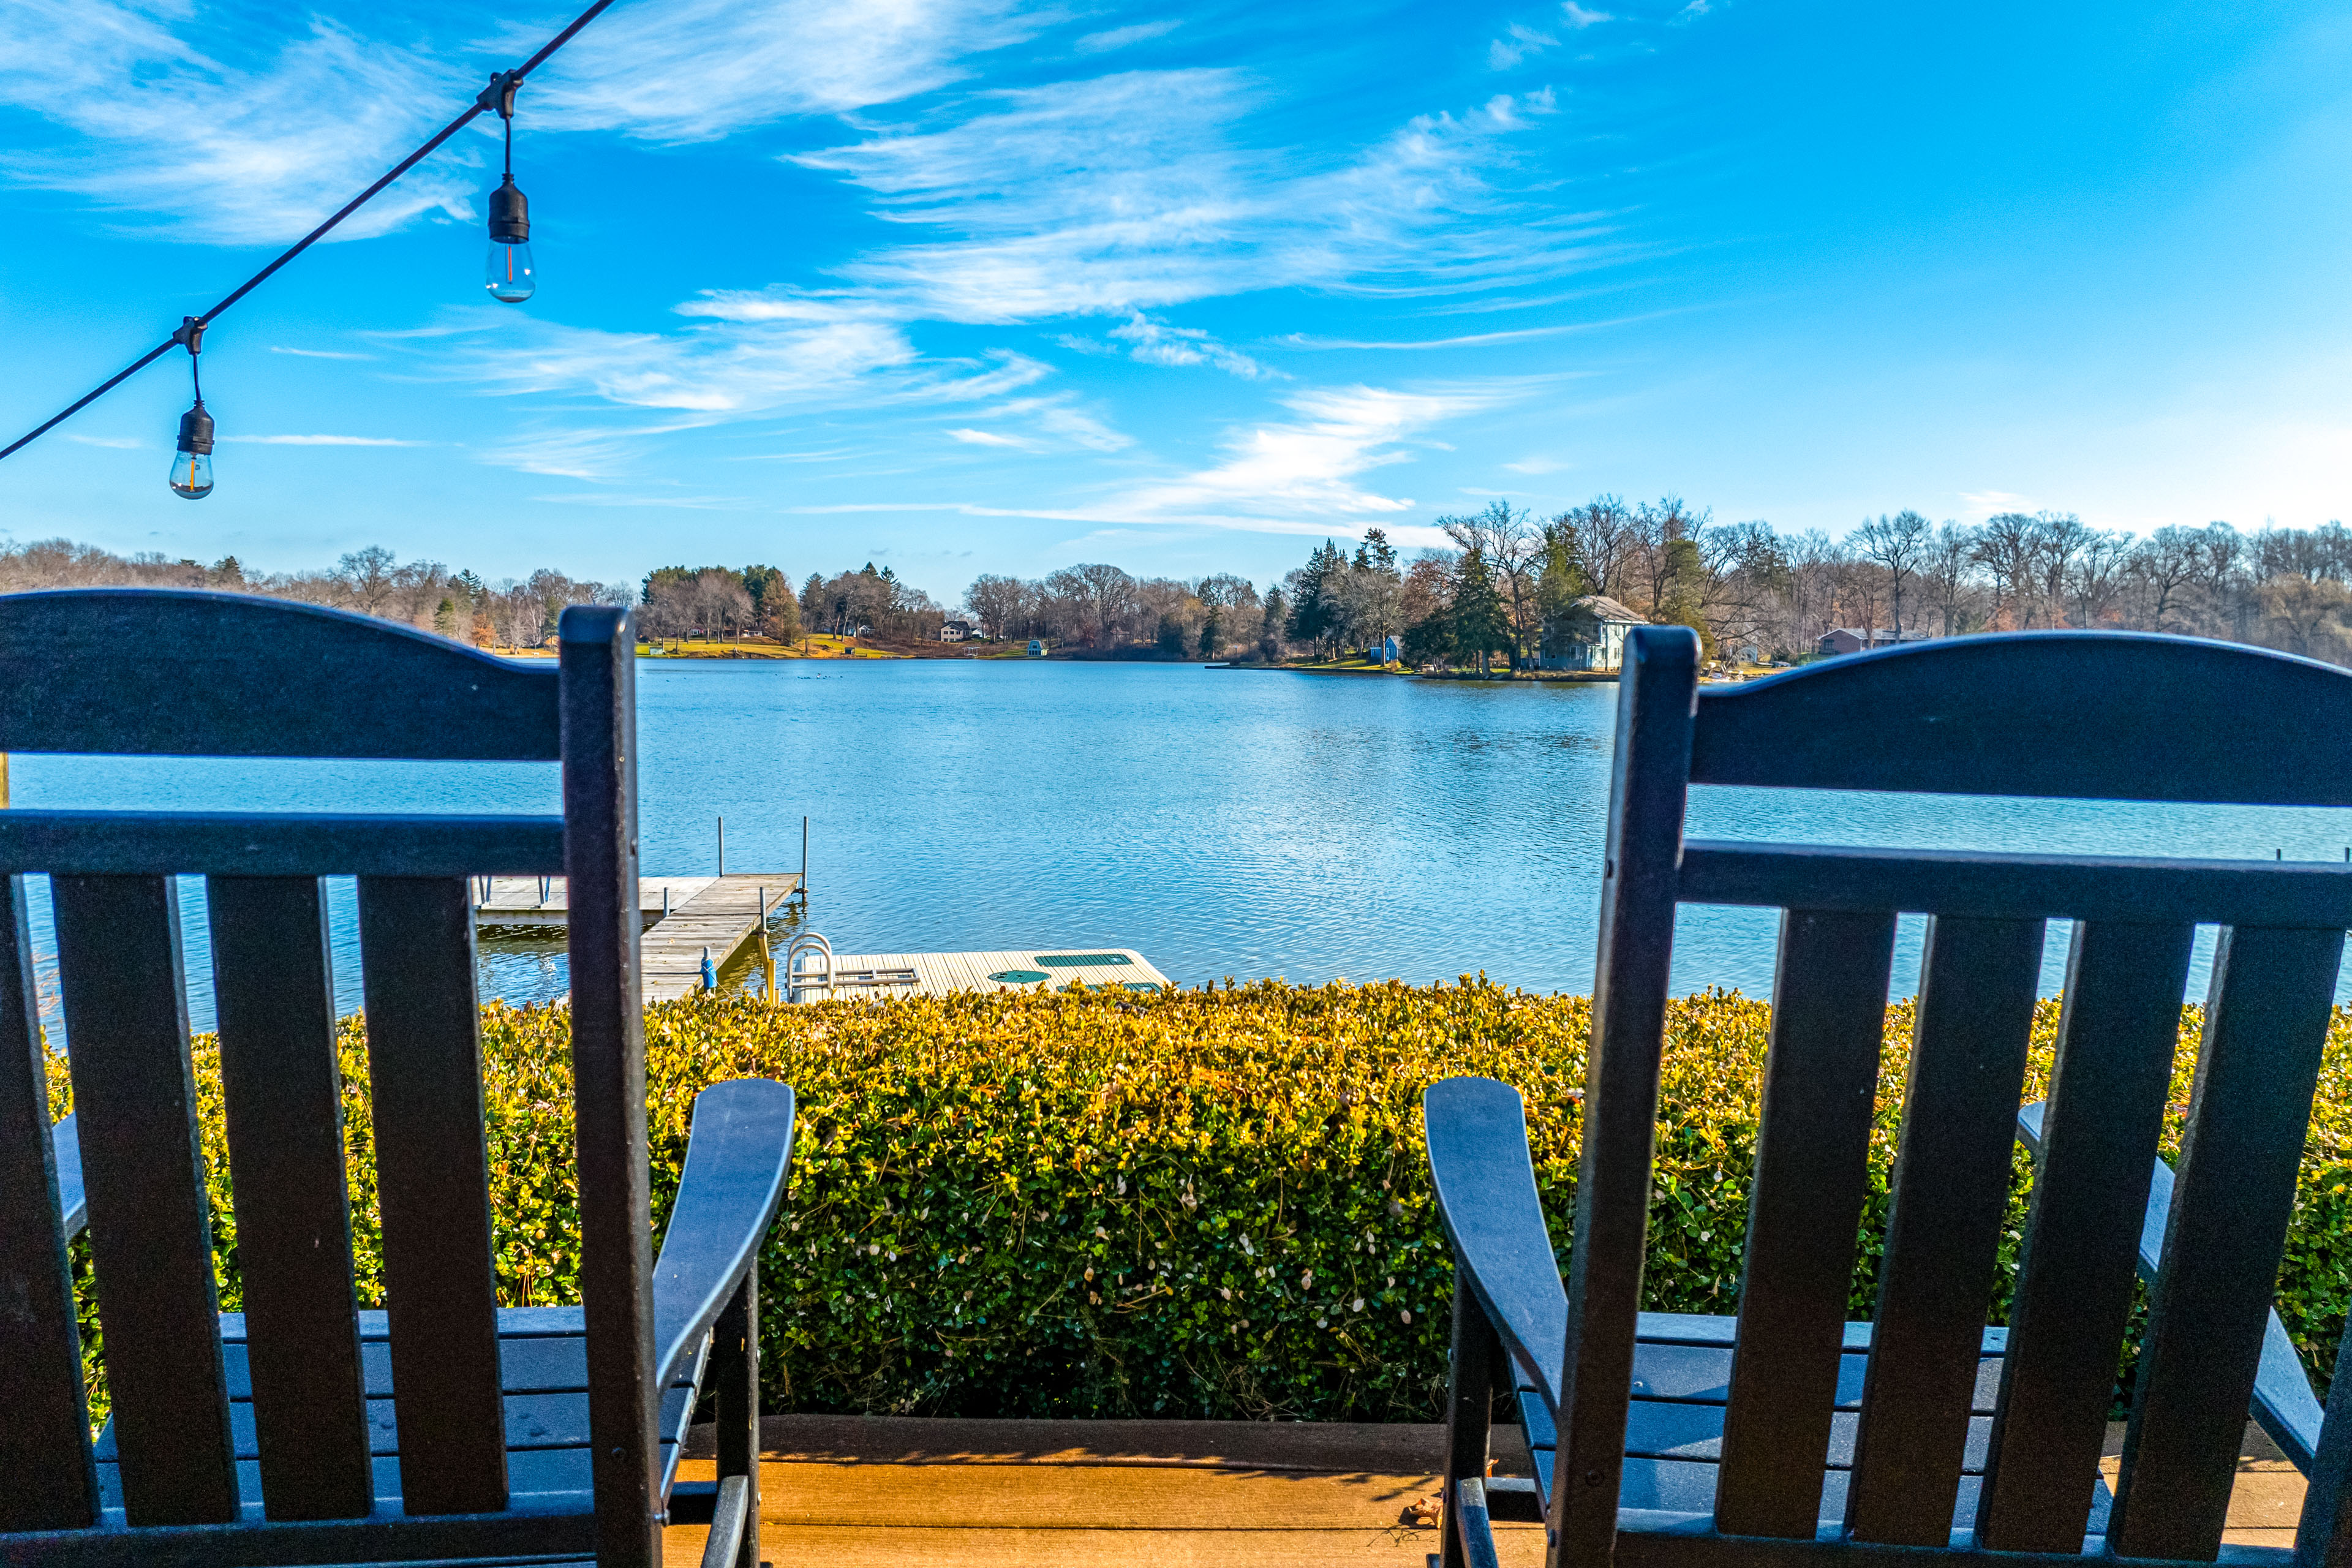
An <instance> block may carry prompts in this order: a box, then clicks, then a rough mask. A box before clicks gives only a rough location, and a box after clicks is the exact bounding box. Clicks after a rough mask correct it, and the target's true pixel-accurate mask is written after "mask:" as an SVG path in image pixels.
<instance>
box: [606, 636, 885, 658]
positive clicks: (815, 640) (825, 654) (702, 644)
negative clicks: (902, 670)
mask: <svg viewBox="0 0 2352 1568" xmlns="http://www.w3.org/2000/svg"><path fill="white" fill-rule="evenodd" d="M637 653H638V656H639V657H640V658H907V657H908V656H907V655H905V654H903V653H894V652H892V651H890V650H889V649H887V648H881V647H875V646H874V645H873V644H872V643H869V642H861V641H859V640H858V639H857V638H856V637H834V636H832V635H830V634H828V633H811V634H810V635H809V636H807V637H802V638H798V639H796V640H795V641H793V642H788V643H780V642H777V641H776V640H774V639H773V638H772V637H728V638H709V637H691V638H688V637H661V638H657V639H653V640H650V641H646V642H640V643H639V644H637Z"/></svg>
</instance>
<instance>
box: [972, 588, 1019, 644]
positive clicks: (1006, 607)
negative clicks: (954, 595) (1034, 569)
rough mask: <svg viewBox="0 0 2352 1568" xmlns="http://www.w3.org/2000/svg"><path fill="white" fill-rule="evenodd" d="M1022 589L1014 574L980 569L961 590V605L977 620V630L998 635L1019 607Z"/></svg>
mask: <svg viewBox="0 0 2352 1568" xmlns="http://www.w3.org/2000/svg"><path fill="white" fill-rule="evenodd" d="M1026 597H1027V595H1026V592H1025V590H1024V587H1023V585H1022V582H1021V579H1020V578H1018V577H1000V576H998V575H996V574H994V573H990V572H983V573H982V574H980V575H979V576H977V577H975V578H973V579H972V582H971V587H969V588H967V589H965V590H964V594H963V602H964V607H965V608H966V609H969V610H970V611H971V613H972V616H973V618H974V619H976V620H978V621H979V622H980V627H981V630H982V632H984V633H986V634H987V635H988V636H989V637H992V638H994V637H1003V636H1004V634H1005V628H1006V627H1007V626H1010V625H1011V624H1012V623H1013V620H1014V619H1015V617H1017V616H1019V615H1020V614H1021V611H1022V607H1023V602H1024V599H1025V598H1026Z"/></svg>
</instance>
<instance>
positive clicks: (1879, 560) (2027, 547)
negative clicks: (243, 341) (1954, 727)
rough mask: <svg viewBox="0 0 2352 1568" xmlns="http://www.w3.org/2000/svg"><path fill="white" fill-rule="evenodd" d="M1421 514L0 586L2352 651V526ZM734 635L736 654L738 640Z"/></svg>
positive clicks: (1440, 639)
mask: <svg viewBox="0 0 2352 1568" xmlns="http://www.w3.org/2000/svg"><path fill="white" fill-rule="evenodd" d="M1436 526H1437V528H1438V529H1439V531H1441V532H1442V534H1443V536H1444V539H1445V540H1446V544H1445V545H1444V546H1438V547H1431V548H1423V549H1420V550H1417V551H1415V552H1412V554H1411V555H1410V556H1409V557H1408V556H1407V555H1406V554H1405V553H1404V552H1401V551H1400V550H1398V549H1397V548H1396V547H1395V546H1394V545H1392V544H1391V542H1390V541H1389V539H1388V538H1387V536H1386V534H1385V533H1384V532H1383V531H1381V530H1380V529H1377V528H1374V529H1369V530H1367V531H1365V532H1364V534H1363V535H1362V536H1361V538H1360V539H1357V540H1352V541H1349V542H1348V543H1347V544H1344V545H1343V544H1341V543H1340V542H1338V541H1336V540H1327V541H1325V542H1322V543H1321V544H1319V545H1318V546H1316V547H1315V549H1314V550H1313V551H1312V552H1311V553H1310V554H1309V555H1308V558H1307V561H1306V562H1305V563H1303V564H1301V565H1300V566H1298V567H1297V568H1295V569H1293V570H1291V571H1289V572H1288V573H1286V574H1284V575H1283V576H1282V577H1281V578H1279V579H1278V580H1275V581H1270V582H1267V583H1265V584H1263V585H1261V584H1257V583H1255V582H1253V581H1252V580H1250V579H1249V578H1247V577H1244V576H1241V575H1239V574H1234V573H1215V574H1208V575H1205V576H1201V577H1193V578H1172V577H1149V576H1143V577H1139V576H1137V575H1134V574H1130V573H1129V572H1127V571H1126V570H1124V569H1123V568H1121V567H1118V566H1117V565H1113V564H1110V563H1100V562H1092V563H1078V564H1076V565H1072V566H1067V567H1064V568H1062V569H1060V570H1058V571H1055V572H1052V573H1048V574H1045V575H1044V576H1042V577H1038V578H1034V579H1024V578H1021V577H1016V576H1010V575H1004V574H993V573H984V574H981V575H979V576H978V577H976V578H974V579H973V580H972V582H971V584H969V585H968V586H967V587H966V589H965V590H964V593H963V595H962V598H961V602H960V603H958V604H956V605H943V604H941V603H940V602H939V601H938V600H937V599H935V598H934V597H933V596H932V595H931V594H930V593H929V592H928V591H926V590H925V589H922V588H919V587H918V586H916V585H914V584H910V583H908V582H906V581H904V580H903V579H901V578H900V577H898V575H897V574H896V573H895V571H894V570H893V569H892V568H890V567H889V566H887V565H885V566H881V567H878V568H877V566H875V565H874V564H873V563H866V564H865V565H863V566H860V567H858V568H856V570H853V571H843V572H838V573H835V574H831V575H826V574H824V573H810V574H807V575H806V576H804V577H803V578H801V579H800V580H799V581H798V583H797V584H795V582H794V580H793V578H792V576H791V575H790V574H787V573H786V572H785V571H783V570H782V568H779V567H776V566H772V565H764V564H754V565H749V566H741V567H733V566H723V565H721V566H700V567H695V566H665V567H661V568H658V569H656V570H655V571H652V572H650V573H648V574H646V575H645V576H644V577H643V578H642V579H641V580H639V581H638V582H635V583H604V582H597V581H593V580H588V579H583V578H574V577H572V576H570V575H568V574H565V573H563V572H561V571H558V570H556V569H554V568H552V567H547V568H541V569H540V570H538V571H536V572H533V573H531V574H530V575H529V576H528V577H524V578H508V579H504V580H501V581H499V582H496V583H492V582H488V581H486V580H485V579H484V578H482V577H481V576H480V575H478V574H476V573H474V572H472V571H469V570H466V569H464V568H458V569H455V570H453V569H451V568H450V567H449V566H447V565H446V564H445V563H441V562H436V561H425V560H416V561H405V562H404V561H402V560H401V559H400V558H399V557H398V555H397V554H396V553H395V552H393V551H391V550H389V549H386V548H384V547H383V546H370V547H368V548H366V549H363V550H357V551H353V552H350V553H348V554H345V555H343V556H342V557H341V559H340V560H339V561H338V562H337V563H335V564H334V565H333V566H332V567H328V568H319V569H306V570H300V571H294V572H282V573H261V572H252V571H248V570H247V569H246V568H245V566H244V565H243V564H242V563H240V562H239V561H238V559H237V558H236V556H234V555H230V556H225V557H223V558H222V559H220V560H218V561H215V562H214V563H211V564H209V565H207V564H205V563H202V562H200V561H196V560H193V559H184V558H183V559H173V558H170V557H166V556H163V555H160V554H154V553H141V554H134V555H128V556H125V555H120V554H116V553H114V552H110V551H107V550H103V549H100V548H99V547H97V546H94V545H87V544H79V543H76V542H73V541H70V540H65V539H52V540H40V541H34V542H28V543H21V544H0V592H18V591H24V590H27V589H37V588H54V587H74V586H92V585H106V584H143V585H154V586H182V587H198V588H211V589H219V590H226V591H231V592H241V593H257V594H267V595H272V596H275V597H280V598H288V599H296V600H300V601H303V602H306V603H311V604H320V605H333V606H336V607H339V608H344V609H351V610H356V611H358V612H360V613H362V614H365V615H371V616H382V617H383V618H386V619H390V620H396V621H400V622H403V623H405V624H407V625H410V626H417V627H419V628H421V629H424V630H428V631H433V632H436V633H439V634H440V635H443V636H446V637H453V638H456V639H457V640H459V641H463V642H467V643H471V644H473V645H475V646H477V647H495V648H501V649H530V648H535V647H541V646H543V645H544V644H545V643H547V641H548V640H549V639H550V638H551V637H552V636H553V635H554V630H555V624H556V621H557V619H558V618H559V617H560V616H561V615H562V611H563V609H564V608H565V606H567V605H574V604H625V605H635V606H636V607H637V610H638V617H639V628H640V631H641V633H642V634H643V635H644V636H646V637H648V638H649V639H653V640H655V641H657V642H661V643H665V644H668V643H673V642H682V643H687V644H688V645H689V647H690V646H691V645H692V644H693V643H696V642H700V643H705V644H707V643H712V642H734V643H751V642H756V643H759V644H763V645H765V651H769V652H771V653H782V652H783V651H786V647H787V645H796V646H793V647H792V649H791V651H793V652H796V653H806V654H809V655H811V656H816V655H824V656H825V657H840V656H842V655H843V654H844V653H851V654H855V653H857V652H864V653H866V654H868V655H872V654H875V653H877V652H890V651H897V652H904V653H916V652H923V653H933V654H936V653H942V652H950V651H954V652H959V653H981V654H985V653H989V652H1003V651H1005V650H1004V649H1003V647H1001V646H999V647H978V648H975V647H970V646H969V645H971V643H975V642H977V643H982V644H992V645H1003V644H1013V645H1016V647H1015V649H1014V650H1013V651H1018V652H1025V651H1026V646H1027V644H1028V643H1029V642H1030V641H1032V640H1033V639H1034V640H1035V641H1037V642H1039V643H1041V644H1043V645H1044V646H1045V647H1046V648H1047V649H1049V650H1051V651H1052V652H1053V653H1054V654H1055V655H1057V656H1073V655H1076V656H1086V657H1094V658H1168V659H1203V660H1212V661H1234V662H1244V663H1265V664H1282V663H1301V664H1316V663H1320V664H1326V665H1328V664H1332V663H1334V662H1337V661H1341V660H1344V659H1346V658H1348V657H1349V656H1350V655H1352V654H1356V653H1358V652H1359V651H1360V650H1365V649H1377V650H1379V651H1380V652H1381V653H1383V654H1385V653H1387V652H1388V651H1390V650H1389V647H1388V639H1389V638H1391V637H1394V638H1395V639H1396V647H1395V650H1394V651H1395V652H1396V653H1397V654H1398V656H1399V657H1400V658H1401V660H1402V663H1403V664H1404V665H1405V666H1406V667H1409V668H1422V669H1434V670H1439V671H1449V670H1464V669H1473V668H1475V669H1478V670H1481V671H1487V670H1492V671H1495V672H1497V673H1507V672H1515V671H1516V672H1524V671H1529V670H1531V669H1533V668H1535V667H1536V666H1537V665H1538V664H1539V663H1542V662H1544V660H1545V656H1546V654H1547V653H1548V652H1549V651H1550V650H1552V649H1553V648H1554V647H1556V646H1557V645H1558V644H1559V641H1560V639H1561V638H1562V637H1564V636H1566V635H1568V633H1567V627H1568V625H1569V619H1570V615H1571V609H1572V606H1573V605H1575V603H1576V601H1578V600H1579V599H1582V598H1586V597H1588V596H1590V595H1600V596H1602V597H1605V598H1606V599H1609V600H1611V601H1614V602H1616V603H1617V604H1620V605H1624V606H1626V607H1628V608H1630V609H1631V610H1632V611H1633V612H1634V613H1635V614H1637V615H1639V616H1642V617H1643V618H1645V619H1648V620H1651V621H1659V622H1671V623H1675V624H1680V625H1685V626H1693V627H1695V628H1696V629H1697V631H1698V632H1699V634H1700V637H1701V638H1702V639H1703V641H1704V642H1705V644H1706V647H1707V651H1708V654H1709V656H1710V657H1711V658H1727V659H1728V658H1744V657H1745V656H1746V655H1748V653H1749V652H1750V651H1751V650H1752V652H1753V653H1754V655H1755V657H1756V658H1759V659H1763V660H1768V661H1780V662H1786V661H1790V660H1795V659H1801V658H1807V657H1811V655H1812V654H1813V653H1814V652H1815V651H1816V650H1817V648H1818V647H1820V646H1821V643H1822V638H1823V637H1824V635H1825V634H1830V633H1833V632H1836V631H1839V630H1844V631H1847V632H1851V633H1853V634H1854V637H1850V638H1847V639H1845V640H1847V641H1849V642H1851V641H1854V640H1857V639H1858V640H1859V641H1860V642H1861V643H1862V644H1863V645H1864V646H1874V645H1875V644H1877V643H1881V642H1885V641H1890V640H1909V639H1911V638H1913V637H1922V636H1926V637H1955V636H1963V635H1966V634H1969V633H1971V632H1979V631H1998V630H2032V629H2038V628H2047V627H2084V628H2105V629H2129V630H2145V631H2161V632H2175V633H2182V634H2186V635H2189V636H2198V637H2223V638H2227V639H2230V640H2232V641H2238V642H2245V643H2252V644H2255V645H2257V646H2262V647H2273V648H2278V649H2281V650H2283V651H2285V652H2290V653H2296V654H2302V655H2305V656H2306V657H2310V658H2322V659H2328V660H2332V661H2334V662H2337V663H2352V530H2347V528H2345V526H2344V525H2343V524H2341V523H2340V522H2336V521H2329V522H2326V523H2323V524H2321V525H2320V526H2318V527H2316V528H2309V529H2296V528H2279V527H2273V526H2270V525H2268V524H2265V525H2264V526H2263V527H2260V528H2257V529H2252V530H2244V529H2240V528H2237V527H2235V526H2234V525H2232V524H2231V523H2229V522H2226V521H2215V522H2210V523H2208V524H2205V525H2203V526H2201V527H2186V526H2172V527H2166V528H2159V529H2157V530H2155V531H2153V532H2151V533H2148V534H2147V535H2138V534H2134V533H2130V532H2126V531H2113V530H2102V529H2097V528H2094V527H2091V526H2090V525H2088V524H2085V523H2084V522H2083V521H2081V519H2080V518H2078V517H2076V516H2075V515H2074V514H2072V513H2065V512H2056V511H2047V510H2045V511H2038V512H2033V513H2025V512H2014V511H2012V512H2002V513H1999V514H1996V515H1994V516H1992V517H1990V518H1988V519H1986V520H1985V521H1981V522H1978V523H1961V522H1958V521H1951V520H1946V521H1941V522H1937V521H1932V520H1930V519H1929V518H1927V516H1926V515H1924V514H1923V513H1920V512H1918V511H1916V510H1903V511H1899V512H1894V513H1889V514H1885V515H1881V516H1877V517H1874V518H1866V519H1864V520H1863V521H1861V522H1860V523H1859V524H1857V525H1856V526H1855V527H1854V528H1853V529H1852V530H1851V531H1849V532H1847V533H1846V535H1845V536H1844V537H1843V538H1839V539H1832V538H1831V537H1830V536H1829V535H1828V534H1827V533H1826V532H1824V531H1820V530H1807V531H1794V532H1784V531H1779V530H1776V529H1775V528H1774V527H1773V526H1772V525H1771V524H1770V523H1769V522H1765V521H1732V522H1718V521H1715V519H1714V517H1713V515H1712V514H1711V512H1709V511H1708V510H1706V509H1704V508H1700V507H1694V506H1692V505H1690V504H1689V503H1687V502H1685V501H1683V500H1680V499H1678V498H1676V497H1673V496H1667V497H1664V498H1663V499H1661V500H1657V501H1654V502H1646V501H1645V502H1633V503H1629V502H1627V501H1625V500H1622V499H1621V498H1619V497H1615V496H1609V495H1603V496H1599V497H1595V498H1594V499H1593V500H1591V501H1588V502H1586V503H1585V504H1583V505H1581V506H1579V507H1574V508H1570V509H1569V510H1565V511H1561V512H1559V513H1557V514H1554V515H1552V516H1549V517H1542V516H1538V515H1536V514H1534V513H1532V512H1531V511H1529V510H1527V509H1525V508H1520V507H1515V506H1513V505H1512V504H1511V503H1509V502H1508V501H1507V500H1496V501H1493V502H1491V503H1490V504H1489V505H1488V506H1487V507H1486V510H1483V511H1479V512H1476V513H1475V514H1469V515H1465V516H1445V517H1440V518H1438V519H1437V520H1436ZM745 651H750V649H749V648H746V649H745Z"/></svg>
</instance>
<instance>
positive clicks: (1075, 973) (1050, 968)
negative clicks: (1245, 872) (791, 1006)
mask: <svg viewBox="0 0 2352 1568" xmlns="http://www.w3.org/2000/svg"><path fill="white" fill-rule="evenodd" d="M793 958H794V960H795V961H796V963H797V964H798V967H796V968H794V969H793V970H792V971H791V972H790V973H786V974H782V975H780V976H779V979H780V980H781V982H782V984H783V985H784V986H785V987H786V990H785V999H786V1000H788V1001H793V1002H837V1001H843V1000H847V999H852V998H855V999H857V1000H861V1001H864V1000H872V999H878V998H884V997H890V996H945V995H949V994H952V993H954V992H958V991H1040V990H1044V991H1059V990H1061V989H1063V988H1064V987H1065V986H1067V985H1069V984H1071V983H1072V982H1074V981H1083V982H1084V983H1085V984H1087V987H1089V988H1090V989H1091V988H1094V987H1097V986H1119V987H1122V988H1124V989H1126V990H1129V991H1136V992H1147V993H1148V992H1160V991H1166V990H1169V989H1171V985H1170V982H1169V979H1168V976H1166V975H1164V974H1162V973H1160V971H1158V970H1157V969H1154V968H1153V967H1152V966H1151V965H1150V963H1148V962H1147V961H1146V960H1145V958H1144V956H1143V955H1142V954H1141V953H1139V952H1136V951H1135V950H1134V949H1133V948H1129V947H1119V948H1022V949H1006V950H1000V951H997V952H858V953H835V954H833V955H832V962H831V964H830V966H829V967H828V966H827V965H826V963H825V955H824V954H823V953H820V952H806V951H801V952H794V953H793Z"/></svg>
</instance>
